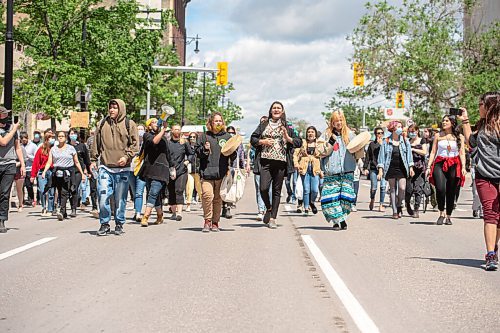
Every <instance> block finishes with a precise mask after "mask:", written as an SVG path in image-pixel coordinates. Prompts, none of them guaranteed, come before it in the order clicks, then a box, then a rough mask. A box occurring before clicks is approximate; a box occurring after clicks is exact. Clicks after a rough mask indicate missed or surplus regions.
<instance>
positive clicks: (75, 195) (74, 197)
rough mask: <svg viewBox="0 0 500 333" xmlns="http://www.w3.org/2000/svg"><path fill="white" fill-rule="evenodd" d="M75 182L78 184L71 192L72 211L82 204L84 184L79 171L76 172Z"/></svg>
mask: <svg viewBox="0 0 500 333" xmlns="http://www.w3.org/2000/svg"><path fill="white" fill-rule="evenodd" d="M75 180H76V184H74V186H72V187H71V188H72V190H71V191H70V197H71V202H70V204H71V209H72V210H74V209H76V208H77V207H78V206H79V204H80V184H81V183H82V174H81V173H80V172H78V171H75Z"/></svg>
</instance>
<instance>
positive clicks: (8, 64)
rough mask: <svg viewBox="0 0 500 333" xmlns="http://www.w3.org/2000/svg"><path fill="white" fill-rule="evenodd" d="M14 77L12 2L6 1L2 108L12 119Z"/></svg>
mask: <svg viewBox="0 0 500 333" xmlns="http://www.w3.org/2000/svg"><path fill="white" fill-rule="evenodd" d="M13 76H14V0H7V27H6V31H5V76H4V85H3V87H4V88H3V89H4V106H5V108H6V109H7V110H9V112H10V116H11V117H12V89H13V83H12V82H13Z"/></svg>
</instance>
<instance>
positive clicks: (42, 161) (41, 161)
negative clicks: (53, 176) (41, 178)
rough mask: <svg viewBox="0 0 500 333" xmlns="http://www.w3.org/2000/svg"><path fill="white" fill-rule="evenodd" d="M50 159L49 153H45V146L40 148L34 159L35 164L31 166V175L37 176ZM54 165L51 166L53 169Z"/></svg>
mask: <svg viewBox="0 0 500 333" xmlns="http://www.w3.org/2000/svg"><path fill="white" fill-rule="evenodd" d="M49 154H50V150H49ZM48 160H49V155H45V154H44V153H43V147H40V148H38V150H37V151H36V154H35V158H34V159H33V165H32V167H31V177H33V178H35V177H36V176H37V175H38V172H39V171H40V170H41V171H43V169H44V168H45V165H46V164H47V161H48ZM52 167H53V166H52V165H51V166H50V168H51V169H52Z"/></svg>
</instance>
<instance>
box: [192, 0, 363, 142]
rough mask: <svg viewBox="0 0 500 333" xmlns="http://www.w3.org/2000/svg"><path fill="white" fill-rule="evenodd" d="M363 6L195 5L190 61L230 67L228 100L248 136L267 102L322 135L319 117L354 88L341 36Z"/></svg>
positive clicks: (333, 2) (293, 2) (325, 2)
mask: <svg viewBox="0 0 500 333" xmlns="http://www.w3.org/2000/svg"><path fill="white" fill-rule="evenodd" d="M364 3H365V0H351V1H346V0H314V1H311V0H272V1H270V0H192V1H191V2H190V3H189V5H188V9H187V19H186V26H187V30H188V36H194V35H196V34H199V35H200V37H201V38H202V40H201V41H200V49H201V52H200V53H199V54H197V55H195V54H194V52H193V50H192V47H191V46H192V45H190V48H189V49H188V63H189V62H191V63H194V64H195V65H202V64H203V62H206V63H207V66H208V67H212V66H216V63H217V62H218V61H228V62H229V80H230V81H232V82H233V83H234V85H235V88H236V90H235V91H234V92H232V93H231V95H230V98H231V100H232V101H234V102H235V103H236V104H238V105H240V106H241V107H242V108H243V115H244V119H243V120H241V121H239V122H238V123H236V124H237V125H239V126H240V127H241V129H242V130H243V131H245V132H246V133H247V135H249V134H251V132H252V131H253V130H254V129H255V127H256V126H257V124H258V120H259V118H260V117H261V116H262V115H265V114H267V112H268V109H269V106H270V104H271V103H272V102H273V101H275V100H279V101H281V102H283V103H284V105H285V109H286V111H287V116H288V117H296V118H299V119H306V120H307V121H308V122H309V123H310V124H312V125H315V126H317V127H318V129H320V130H323V129H324V127H325V121H324V120H323V117H322V115H321V112H322V111H325V110H326V109H325V103H327V102H328V101H329V99H330V97H331V96H332V95H333V92H334V91H335V89H336V88H337V87H340V86H346V85H350V84H352V72H351V69H350V65H349V63H348V61H347V59H348V57H349V56H350V55H351V46H350V43H349V42H348V41H346V35H347V34H348V33H350V32H351V31H352V29H353V28H354V27H355V26H356V25H357V23H358V21H359V19H360V18H361V16H362V15H363V13H364V10H365V9H364V6H363V4H364Z"/></svg>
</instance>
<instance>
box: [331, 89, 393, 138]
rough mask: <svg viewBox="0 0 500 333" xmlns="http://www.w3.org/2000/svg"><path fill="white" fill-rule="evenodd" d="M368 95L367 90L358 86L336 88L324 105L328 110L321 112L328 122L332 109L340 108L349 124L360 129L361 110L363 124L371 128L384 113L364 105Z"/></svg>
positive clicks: (379, 120) (361, 124)
mask: <svg viewBox="0 0 500 333" xmlns="http://www.w3.org/2000/svg"><path fill="white" fill-rule="evenodd" d="M368 97H369V93H368V91H367V90H364V89H360V88H345V89H342V88H341V89H337V91H336V92H335V94H334V96H333V97H332V98H331V99H330V101H329V102H328V104H327V105H326V107H327V109H328V110H329V111H328V112H322V115H323V116H324V117H325V120H326V121H327V122H328V121H329V120H330V116H331V114H332V112H333V111H335V110H337V109H342V111H343V112H344V116H345V118H346V121H347V124H348V125H349V126H352V127H355V128H357V129H360V128H361V127H363V112H364V113H365V126H367V127H369V128H373V127H375V126H378V125H379V124H380V123H381V122H382V121H383V120H384V115H383V113H382V112H381V111H380V109H379V108H375V107H371V106H364V105H363V101H364V100H365V99H366V98H368Z"/></svg>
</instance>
